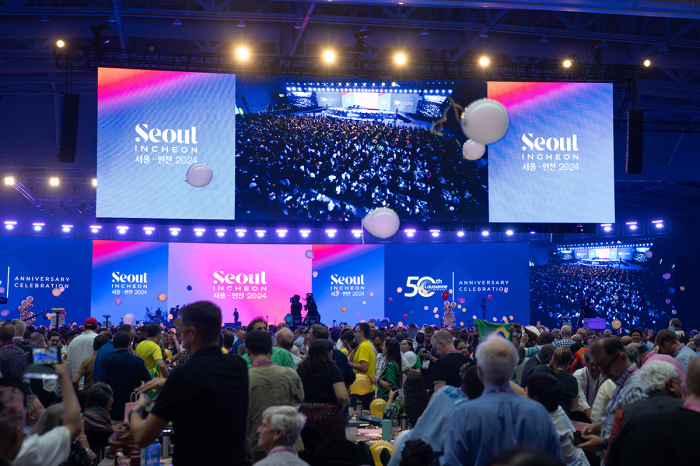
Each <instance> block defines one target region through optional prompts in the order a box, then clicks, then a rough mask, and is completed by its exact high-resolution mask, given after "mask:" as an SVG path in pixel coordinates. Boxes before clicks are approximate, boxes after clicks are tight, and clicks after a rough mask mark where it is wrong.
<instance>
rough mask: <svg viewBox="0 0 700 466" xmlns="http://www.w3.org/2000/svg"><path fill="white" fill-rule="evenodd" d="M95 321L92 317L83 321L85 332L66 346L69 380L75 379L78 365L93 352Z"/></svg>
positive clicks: (81, 382)
mask: <svg viewBox="0 0 700 466" xmlns="http://www.w3.org/2000/svg"><path fill="white" fill-rule="evenodd" d="M95 330H97V320H96V319H95V318H94V317H88V318H87V319H85V331H84V332H83V333H81V334H80V335H78V336H77V337H75V339H74V340H73V341H72V342H71V343H70V345H69V346H68V350H67V351H68V362H69V363H70V367H71V374H70V376H71V378H73V377H75V374H76V372H78V368H79V367H80V363H81V362H83V359H85V358H89V357H90V356H92V354H93V353H94V352H95V350H94V349H93V348H92V343H93V341H94V340H95V337H97V333H95ZM80 389H81V390H82V389H83V380H82V379H81V380H80Z"/></svg>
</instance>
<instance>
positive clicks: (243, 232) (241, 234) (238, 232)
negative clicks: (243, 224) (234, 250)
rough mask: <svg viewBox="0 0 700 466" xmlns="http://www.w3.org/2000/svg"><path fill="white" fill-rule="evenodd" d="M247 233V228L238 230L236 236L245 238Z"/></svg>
mask: <svg viewBox="0 0 700 466" xmlns="http://www.w3.org/2000/svg"><path fill="white" fill-rule="evenodd" d="M247 231H248V230H246V229H245V228H236V235H237V236H238V237H239V238H243V237H244V236H245V234H246V232H247Z"/></svg>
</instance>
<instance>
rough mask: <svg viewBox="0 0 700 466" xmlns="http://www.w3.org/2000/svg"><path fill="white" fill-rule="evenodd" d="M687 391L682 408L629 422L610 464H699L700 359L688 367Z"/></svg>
mask: <svg viewBox="0 0 700 466" xmlns="http://www.w3.org/2000/svg"><path fill="white" fill-rule="evenodd" d="M643 371H644V369H642V372H643ZM684 388H685V395H686V398H685V403H684V404H683V407H682V408H680V409H675V410H672V411H662V412H658V411H652V412H647V413H643V414H640V415H639V416H636V417H635V418H634V419H632V420H630V421H629V422H626V423H625V426H624V427H623V428H622V430H621V431H620V433H619V434H618V435H617V437H616V438H615V440H614V441H613V442H612V444H611V446H610V451H609V453H608V461H607V463H606V464H607V465H608V466H639V465H641V464H664V465H666V464H668V465H687V464H695V463H696V462H697V451H696V450H695V448H694V446H695V444H696V443H697V436H698V435H697V426H698V425H700V357H696V358H694V359H692V360H691V361H690V363H689V364H688V372H687V374H686V381H685V387H684ZM650 426H652V427H655V428H650Z"/></svg>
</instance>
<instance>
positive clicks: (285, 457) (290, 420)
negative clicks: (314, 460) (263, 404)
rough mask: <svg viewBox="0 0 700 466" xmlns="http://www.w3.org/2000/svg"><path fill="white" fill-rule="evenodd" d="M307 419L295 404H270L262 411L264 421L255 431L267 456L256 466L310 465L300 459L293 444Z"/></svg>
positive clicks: (259, 443)
mask: <svg viewBox="0 0 700 466" xmlns="http://www.w3.org/2000/svg"><path fill="white" fill-rule="evenodd" d="M305 422H306V419H305V418H304V416H303V415H302V414H300V413H297V412H296V410H295V409H294V407H293V406H270V407H269V408H267V409H265V411H263V413H262V422H261V424H260V427H258V429H257V430H256V431H255V433H256V434H257V435H258V438H257V446H258V448H259V449H260V450H262V451H264V452H265V455H266V457H265V458H264V459H261V460H260V461H258V462H257V463H255V466H281V465H284V466H309V463H307V462H306V461H303V460H301V459H299V457H298V456H297V455H296V453H294V451H293V448H292V446H293V445H295V444H296V443H297V441H298V439H299V434H301V429H302V428H303V427H304V423H305Z"/></svg>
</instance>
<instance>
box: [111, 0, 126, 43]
mask: <svg viewBox="0 0 700 466" xmlns="http://www.w3.org/2000/svg"><path fill="white" fill-rule="evenodd" d="M112 6H113V7H114V19H115V22H116V25H117V33H118V34H119V44H120V45H121V46H122V48H123V49H125V48H126V41H125V40H124V29H123V28H122V15H121V12H120V11H119V0H112Z"/></svg>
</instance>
